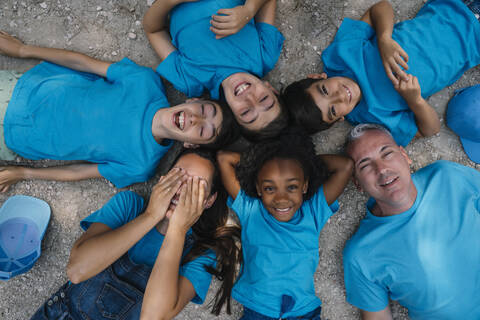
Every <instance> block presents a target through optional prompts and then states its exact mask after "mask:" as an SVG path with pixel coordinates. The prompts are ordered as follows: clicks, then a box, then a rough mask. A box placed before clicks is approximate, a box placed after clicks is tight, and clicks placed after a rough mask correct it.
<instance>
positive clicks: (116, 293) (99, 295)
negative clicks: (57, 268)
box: [31, 254, 151, 320]
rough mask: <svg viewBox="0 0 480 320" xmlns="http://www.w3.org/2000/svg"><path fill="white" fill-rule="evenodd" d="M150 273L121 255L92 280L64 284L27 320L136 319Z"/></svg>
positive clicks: (147, 268)
mask: <svg viewBox="0 0 480 320" xmlns="http://www.w3.org/2000/svg"><path fill="white" fill-rule="evenodd" d="M150 272H151V268H149V267H147V266H144V265H137V264H135V263H133V262H132V261H131V260H130V258H129V257H128V254H125V255H124V256H123V257H121V258H120V259H118V260H117V261H115V262H114V263H113V264H112V265H111V266H110V267H108V268H107V269H105V270H104V271H102V272H100V273H99V274H97V275H96V276H94V277H93V278H90V279H88V280H86V281H84V282H81V283H79V284H72V283H71V282H67V283H66V284H64V285H63V286H62V287H61V288H60V289H59V290H58V291H57V292H56V293H54V294H53V295H52V296H51V297H50V299H48V300H47V301H46V302H45V303H44V304H43V305H42V306H41V307H40V308H39V309H38V310H37V312H36V313H35V314H34V315H33V317H32V318H31V320H45V319H56V320H77V319H78V320H84V319H85V320H86V319H89V320H97V319H98V320H100V319H102V320H103V319H109V320H111V319H122V320H123V319H124V320H129V319H132V320H133V319H139V318H140V311H141V307H142V301H143V293H144V292H145V287H146V286H147V281H148V277H149V276H150Z"/></svg>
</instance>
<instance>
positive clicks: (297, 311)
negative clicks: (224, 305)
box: [229, 187, 333, 318]
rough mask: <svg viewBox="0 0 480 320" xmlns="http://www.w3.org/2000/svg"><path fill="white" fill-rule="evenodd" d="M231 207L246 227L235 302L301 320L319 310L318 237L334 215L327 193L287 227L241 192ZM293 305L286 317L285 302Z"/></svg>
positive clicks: (318, 195) (313, 200)
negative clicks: (316, 282) (316, 280)
mask: <svg viewBox="0 0 480 320" xmlns="http://www.w3.org/2000/svg"><path fill="white" fill-rule="evenodd" d="M231 200H232V199H231V198H230V199H229V206H230V207H231V208H232V209H233V210H234V211H235V212H236V213H237V216H238V218H239V220H240V224H241V226H242V250H243V261H244V264H243V269H242V273H241V276H240V278H239V279H238V281H237V283H236V284H235V286H234V287H233V291H232V297H233V298H234V299H235V300H237V301H238V302H240V303H241V304H242V305H244V306H245V307H247V308H249V309H252V310H255V311H256V312H259V313H261V314H263V315H266V316H269V317H275V318H279V317H290V316H302V315H304V314H307V313H309V312H310V311H312V310H314V309H316V308H318V307H319V306H320V305H321V301H320V299H318V298H317V296H316V295H315V288H314V281H313V275H314V273H315V270H316V268H317V265H318V259H319V257H318V237H319V235H320V231H321V230H322V227H323V225H324V224H325V223H326V222H327V220H328V218H330V216H331V215H332V214H333V212H332V210H331V209H330V208H329V206H328V204H327V201H326V200H325V196H324V193H323V187H322V188H320V189H319V190H318V191H317V193H316V194H315V195H314V196H313V197H312V198H311V199H310V200H307V201H304V202H303V204H302V206H301V207H300V209H299V210H298V211H297V212H296V213H295V215H294V216H293V217H292V219H291V220H290V221H288V222H280V221H278V220H276V219H275V218H274V217H272V216H271V215H270V214H269V213H268V211H267V210H266V209H265V207H264V206H263V204H262V201H261V200H260V199H256V198H250V197H248V196H247V195H246V194H245V193H244V192H243V191H240V192H239V193H238V195H237V197H236V198H235V201H233V203H232V201H231ZM283 295H288V296H290V298H291V299H293V301H294V304H293V307H292V308H291V309H288V310H283V312H282V296H283Z"/></svg>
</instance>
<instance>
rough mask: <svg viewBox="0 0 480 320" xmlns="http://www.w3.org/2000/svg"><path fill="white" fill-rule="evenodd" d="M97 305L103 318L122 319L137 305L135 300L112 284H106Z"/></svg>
mask: <svg viewBox="0 0 480 320" xmlns="http://www.w3.org/2000/svg"><path fill="white" fill-rule="evenodd" d="M96 304H97V308H98V310H99V311H100V312H101V314H102V316H103V317H105V318H107V319H121V318H122V317H123V315H124V314H125V313H126V312H128V311H129V310H130V308H131V307H132V306H133V305H134V304H135V300H134V299H131V298H130V297H128V296H127V295H125V294H124V293H123V292H122V291H121V290H119V289H117V288H115V287H114V286H112V285H111V284H109V283H106V284H105V285H104V286H103V288H102V290H101V292H100V295H99V296H98V298H97V301H96Z"/></svg>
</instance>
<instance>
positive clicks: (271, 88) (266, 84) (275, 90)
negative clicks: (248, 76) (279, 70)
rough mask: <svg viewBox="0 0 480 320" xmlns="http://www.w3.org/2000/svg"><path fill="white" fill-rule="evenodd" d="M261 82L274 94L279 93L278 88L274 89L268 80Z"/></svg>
mask: <svg viewBox="0 0 480 320" xmlns="http://www.w3.org/2000/svg"><path fill="white" fill-rule="evenodd" d="M263 84H265V86H266V87H267V88H268V89H270V90H272V91H273V92H274V93H275V94H276V95H279V94H280V92H278V90H277V89H275V88H274V87H273V86H272V85H271V84H270V82H268V81H263Z"/></svg>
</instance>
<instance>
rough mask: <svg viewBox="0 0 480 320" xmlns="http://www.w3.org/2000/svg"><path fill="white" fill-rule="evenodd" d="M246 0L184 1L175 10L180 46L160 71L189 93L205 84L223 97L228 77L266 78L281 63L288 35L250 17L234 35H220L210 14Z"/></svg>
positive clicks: (173, 27)
mask: <svg viewBox="0 0 480 320" xmlns="http://www.w3.org/2000/svg"><path fill="white" fill-rule="evenodd" d="M244 3H245V0H201V1H196V2H188V3H182V4H180V5H178V6H176V7H175V8H174V9H173V10H172V11H171V13H170V35H171V37H172V43H173V45H174V46H175V48H177V50H176V51H174V52H172V53H171V54H170V55H169V56H168V57H167V58H166V59H165V60H164V61H162V63H160V65H159V66H158V68H157V72H158V73H159V74H160V75H161V76H163V77H164V78H166V79H167V80H168V81H170V82H171V83H172V84H173V86H174V87H175V88H176V89H178V90H179V91H181V92H183V93H185V94H186V95H187V96H189V97H198V96H200V95H201V94H202V93H203V91H204V90H205V89H207V90H208V91H209V92H210V97H211V98H212V99H219V88H220V85H221V83H222V81H223V80H225V78H227V77H228V76H230V75H232V74H234V73H238V72H248V73H251V74H254V75H256V76H257V77H259V78H262V77H263V76H264V75H265V74H267V73H268V72H269V71H270V70H271V69H273V67H274V66H275V63H277V60H278V57H279V56H280V52H281V50H282V44H283V40H284V38H283V36H282V34H281V33H280V31H278V29H277V28H275V27H274V26H272V25H270V24H267V23H255V22H254V21H253V19H252V20H250V21H249V22H248V23H247V24H246V25H245V26H244V27H243V28H242V29H241V30H240V31H239V32H237V33H236V34H234V35H231V36H228V37H225V38H222V39H218V40H217V39H215V34H214V33H213V32H212V31H211V30H210V20H211V18H212V15H213V14H216V13H217V11H218V10H219V9H224V8H233V7H236V6H239V5H243V4H244Z"/></svg>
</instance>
